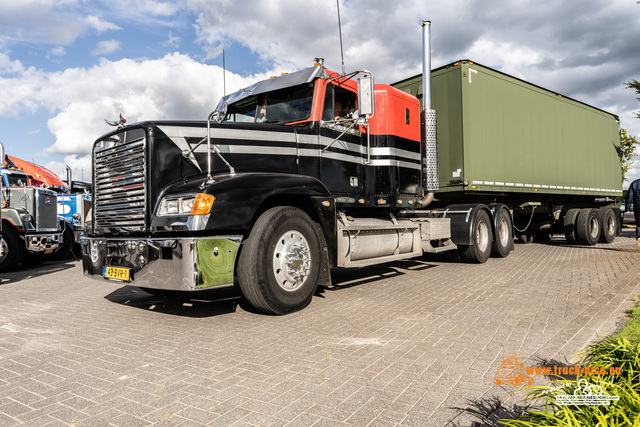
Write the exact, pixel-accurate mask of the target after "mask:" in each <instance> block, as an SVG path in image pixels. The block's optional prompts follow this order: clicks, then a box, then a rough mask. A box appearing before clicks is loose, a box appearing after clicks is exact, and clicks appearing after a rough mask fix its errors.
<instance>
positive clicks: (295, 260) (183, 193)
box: [82, 21, 622, 314]
mask: <svg viewBox="0 0 640 427" xmlns="http://www.w3.org/2000/svg"><path fill="white" fill-rule="evenodd" d="M422 25H423V46H424V49H423V50H424V52H423V72H422V75H419V76H416V77H414V78H411V79H407V80H403V81H401V82H397V83H396V84H394V85H386V84H374V80H373V76H372V74H371V73H370V72H369V71H366V70H363V71H358V72H354V73H349V74H346V73H338V72H334V71H331V70H329V69H327V68H326V67H325V66H324V63H323V61H322V60H321V59H320V58H316V63H315V64H314V66H313V67H311V68H308V69H304V70H300V71H297V72H293V73H290V74H286V75H282V76H278V77H275V78H272V79H269V80H265V81H261V82H258V83H255V84H253V85H251V86H249V87H247V88H245V89H242V90H240V91H237V92H235V93H232V94H230V95H227V96H225V97H223V98H222V100H221V101H220V103H219V104H218V106H217V108H216V109H215V110H214V111H213V112H212V113H211V114H210V115H209V116H208V117H207V120H205V121H145V122H140V123H134V124H129V125H126V126H121V127H119V128H118V129H117V130H114V131H112V132H110V133H108V134H106V135H104V136H102V137H100V138H98V140H97V141H96V142H95V143H94V146H93V151H92V156H93V198H92V200H93V209H92V218H91V221H92V225H91V228H89V229H88V232H87V234H86V235H85V236H84V237H83V239H82V253H83V256H82V261H83V270H84V273H85V275H87V276H89V277H91V278H94V279H98V280H113V281H117V282H120V283H126V284H129V285H131V286H137V287H140V288H142V289H144V290H146V291H148V292H150V293H166V294H168V293H170V292H171V291H198V290H203V289H211V288H215V287H220V286H231V285H234V284H236V283H237V285H238V286H239V289H240V290H241V292H242V294H243V296H244V297H245V298H246V300H247V301H248V302H249V303H250V304H251V305H252V306H253V307H255V308H256V309H257V310H259V311H262V312H265V313H271V314H286V313H289V312H292V311H295V310H299V309H301V308H303V307H305V306H306V305H307V304H308V303H309V302H310V301H311V299H312V296H313V295H314V292H315V291H316V289H317V287H318V286H329V285H330V283H331V275H330V272H331V269H333V268H337V267H344V268H357V267H363V266H368V265H373V264H380V263H385V262H390V261H395V260H402V259H409V258H413V257H419V256H421V255H423V254H424V253H449V254H454V255H455V256H456V257H459V258H460V259H461V260H463V261H465V262H475V263H483V262H486V261H487V260H488V259H489V257H490V256H492V255H493V256H495V257H506V256H508V255H509V253H510V252H511V251H512V250H513V249H514V235H515V236H517V237H519V238H520V239H521V240H522V241H527V242H528V241H531V239H533V238H545V237H546V238H549V236H551V235H552V233H556V232H563V233H564V234H565V236H566V238H567V241H568V243H569V244H588V245H593V244H596V243H597V242H599V241H601V240H602V241H605V242H606V241H611V240H613V239H614V238H615V235H616V228H617V218H618V216H616V212H615V209H616V208H617V206H619V202H620V198H621V186H622V177H621V166H620V158H619V156H618V154H617V148H618V147H619V145H620V140H619V133H618V127H619V125H618V119H617V117H616V116H615V115H613V114H610V113H606V112H604V111H602V110H599V109H597V108H594V107H591V106H588V105H586V104H584V103H581V102H578V101H575V100H572V99H570V98H568V97H565V96H560V94H557V93H555V92H551V91H548V90H545V89H543V88H540V87H538V86H535V85H533V84H530V83H527V82H525V81H522V80H520V79H517V78H514V77H512V76H508V75H506V74H504V73H501V72H499V71H496V70H492V69H490V68H488V67H484V66H481V65H479V64H476V63H473V62H472V61H469V60H465V61H458V62H456V63H452V64H450V65H447V66H445V67H442V68H439V69H437V70H434V72H433V77H432V75H431V58H430V52H429V50H430V49H428V48H427V46H430V37H429V33H430V23H429V22H425V21H423V22H422ZM432 93H433V96H432ZM436 111H437V114H436Z"/></svg>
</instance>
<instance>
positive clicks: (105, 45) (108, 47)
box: [91, 40, 120, 56]
mask: <svg viewBox="0 0 640 427" xmlns="http://www.w3.org/2000/svg"><path fill="white" fill-rule="evenodd" d="M117 50H120V42H119V41H118V40H103V41H100V42H98V45H97V46H96V48H95V49H94V50H92V51H91V54H92V55H96V56H99V55H109V54H110V53H113V52H115V51H117Z"/></svg>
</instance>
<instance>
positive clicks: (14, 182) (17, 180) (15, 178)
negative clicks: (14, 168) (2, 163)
mask: <svg viewBox="0 0 640 427" xmlns="http://www.w3.org/2000/svg"><path fill="white" fill-rule="evenodd" d="M6 177H7V183H6V184H5V185H7V186H8V187H25V186H26V185H27V184H28V182H27V181H28V180H27V177H26V176H24V175H10V174H7V175H6Z"/></svg>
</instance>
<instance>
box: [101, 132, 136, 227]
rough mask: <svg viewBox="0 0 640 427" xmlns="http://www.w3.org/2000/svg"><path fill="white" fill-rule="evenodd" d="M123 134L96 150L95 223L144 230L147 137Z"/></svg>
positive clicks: (102, 225) (103, 225)
mask: <svg viewBox="0 0 640 427" xmlns="http://www.w3.org/2000/svg"><path fill="white" fill-rule="evenodd" d="M121 137H122V139H123V140H125V142H124V143H120V142H117V143H116V145H114V146H110V147H108V148H105V149H102V150H96V151H95V154H94V156H95V158H94V177H93V180H94V181H93V182H94V183H95V201H94V209H95V221H96V222H95V226H96V228H117V229H121V230H126V231H142V230H144V229H145V204H146V203H145V201H146V193H147V185H146V179H145V169H146V167H145V166H146V165H145V155H144V151H145V150H144V147H145V140H144V139H137V140H134V141H126V138H125V134H121ZM118 139H119V138H115V140H118ZM113 140H114V139H112V141H113Z"/></svg>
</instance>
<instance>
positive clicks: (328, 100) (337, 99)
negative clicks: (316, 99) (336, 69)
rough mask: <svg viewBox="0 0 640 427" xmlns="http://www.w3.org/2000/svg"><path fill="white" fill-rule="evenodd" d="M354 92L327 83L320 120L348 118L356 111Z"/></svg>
mask: <svg viewBox="0 0 640 427" xmlns="http://www.w3.org/2000/svg"><path fill="white" fill-rule="evenodd" d="M356 98H357V96H356V94H355V93H354V92H351V91H349V90H346V89H343V88H341V87H337V86H335V85H332V84H329V85H327V90H326V92H325V96H324V108H323V110H322V120H325V121H329V120H340V119H350V118H352V117H353V113H354V112H355V111H356Z"/></svg>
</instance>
